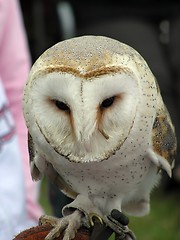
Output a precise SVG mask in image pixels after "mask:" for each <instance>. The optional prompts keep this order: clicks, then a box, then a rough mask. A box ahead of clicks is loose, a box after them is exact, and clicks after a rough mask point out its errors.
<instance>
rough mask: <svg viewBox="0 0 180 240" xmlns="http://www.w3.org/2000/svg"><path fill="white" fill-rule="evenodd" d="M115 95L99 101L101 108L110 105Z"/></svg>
mask: <svg viewBox="0 0 180 240" xmlns="http://www.w3.org/2000/svg"><path fill="white" fill-rule="evenodd" d="M114 99H115V97H110V98H107V99H105V100H104V101H103V102H102V103H101V108H108V107H110V106H111V105H112V104H113V102H114Z"/></svg>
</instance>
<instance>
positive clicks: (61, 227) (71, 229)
mask: <svg viewBox="0 0 180 240" xmlns="http://www.w3.org/2000/svg"><path fill="white" fill-rule="evenodd" d="M81 217H82V214H81V212H80V211H79V210H75V211H74V212H73V213H72V214H70V215H68V216H66V217H63V218H56V217H52V216H47V215H43V216H41V217H40V219H39V223H40V225H45V224H50V225H51V226H52V227H54V228H53V229H52V230H51V231H50V232H49V234H48V235H47V236H46V238H45V240H53V239H54V238H57V237H59V236H60V234H61V233H62V232H64V236H63V240H71V239H73V238H74V237H75V234H76V232H77V230H78V229H79V228H80V226H81V225H82V223H81Z"/></svg>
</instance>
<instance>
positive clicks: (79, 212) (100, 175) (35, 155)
mask: <svg viewBox="0 0 180 240" xmlns="http://www.w3.org/2000/svg"><path fill="white" fill-rule="evenodd" d="M23 111H24V117H25V120H26V124H27V127H28V132H29V134H28V136H29V138H28V143H29V153H30V167H31V174H32V178H33V179H34V180H38V179H40V178H41V176H42V175H43V174H44V175H46V176H48V177H49V178H50V179H51V181H53V182H55V184H57V186H58V187H59V189H60V190H61V191H63V192H64V193H65V194H67V195H68V196H69V197H71V198H72V199H74V200H73V201H72V203H70V204H68V205H66V206H64V208H63V210H62V211H63V215H64V217H63V218H62V219H59V220H57V221H54V219H53V217H52V219H51V220H52V221H50V222H52V225H53V224H54V229H53V230H52V231H51V232H50V233H49V235H48V236H47V237H46V239H48V240H49V239H53V238H55V237H56V236H57V235H58V234H59V232H61V231H62V230H64V229H65V234H64V238H63V239H64V240H67V239H73V237H74V234H75V232H76V231H77V229H78V228H79V227H80V226H81V225H82V224H86V225H87V226H89V224H90V216H91V215H92V214H96V215H97V216H99V217H100V218H101V219H102V221H105V222H106V223H107V224H108V221H107V218H106V216H107V215H108V214H109V213H110V212H111V210H112V209H117V210H119V211H122V212H124V213H127V214H130V215H134V216H143V215H145V214H147V213H148V212H149V209H150V206H149V202H150V192H151V190H152V188H153V187H154V186H155V185H157V183H158V182H159V179H160V172H161V169H163V170H165V171H166V172H167V174H168V175H169V176H171V170H172V166H173V161H174V157H175V152H176V137H175V132H174V127H173V125H172V123H171V119H170V116H169V113H168V111H167V109H166V107H165V105H164V103H163V100H162V97H161V94H160V89H159V87H158V83H157V81H156V79H155V77H154V76H153V74H152V72H151V70H150V69H149V67H148V65H147V63H146V62H145V60H144V59H143V58H142V57H141V55H140V54H139V53H138V52H137V51H135V50H134V49H133V48H131V47H130V46H128V45H126V44H123V43H121V42H119V41H117V40H113V39H111V38H107V37H103V36H82V37H76V38H73V39H69V40H65V41H62V42H59V43H57V44H56V45H54V46H52V47H51V48H49V49H48V50H46V51H45V52H44V53H43V54H42V55H41V56H40V57H39V58H38V59H37V61H36V62H35V63H34V65H33V67H32V69H31V71H30V74H29V78H28V81H27V84H26V86H25V89H24V97H23ZM45 220H46V218H45Z"/></svg>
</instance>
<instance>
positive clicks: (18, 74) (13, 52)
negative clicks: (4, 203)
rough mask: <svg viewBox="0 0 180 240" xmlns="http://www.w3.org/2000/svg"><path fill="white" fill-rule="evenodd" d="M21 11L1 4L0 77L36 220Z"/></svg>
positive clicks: (9, 2) (12, 3) (1, 0)
mask: <svg viewBox="0 0 180 240" xmlns="http://www.w3.org/2000/svg"><path fill="white" fill-rule="evenodd" d="M20 11H21V10H20V7H19V5H18V2H17V1H16V0H0V75H1V78H2V81H3V84H4V88H5V91H6V95H7V98H8V101H9V104H10V109H11V111H12V114H13V117H14V120H15V124H16V129H17V135H18V139H19V143H20V148H21V149H20V150H21V153H22V157H23V165H24V171H25V187H26V193H27V204H28V205H27V207H28V212H29V215H31V217H34V218H37V217H39V215H40V214H41V211H40V208H39V206H38V205H37V203H36V198H37V192H36V191H37V187H36V186H35V183H34V182H32V180H31V175H30V171H29V156H28V150H27V149H28V148H27V129H26V126H25V122H24V118H23V114H22V92H23V87H24V84H25V81H26V79H27V75H28V72H29V68H30V57H29V51H28V47H27V40H26V35H25V30H24V25H23V21H22V16H21V12H20ZM33 215H34V216H33Z"/></svg>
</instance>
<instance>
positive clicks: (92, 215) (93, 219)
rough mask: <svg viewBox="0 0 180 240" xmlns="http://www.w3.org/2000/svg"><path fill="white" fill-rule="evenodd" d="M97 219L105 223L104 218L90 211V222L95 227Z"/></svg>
mask: <svg viewBox="0 0 180 240" xmlns="http://www.w3.org/2000/svg"><path fill="white" fill-rule="evenodd" d="M95 219H97V220H98V221H99V222H100V223H101V224H103V220H102V218H101V217H100V216H99V215H98V214H96V213H90V214H89V222H90V225H91V226H92V227H93V226H94V221H95Z"/></svg>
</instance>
